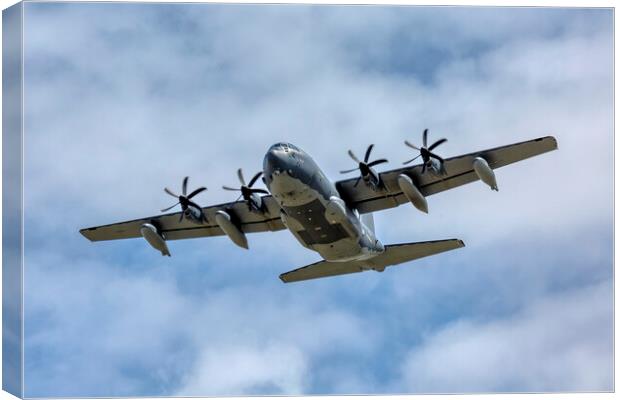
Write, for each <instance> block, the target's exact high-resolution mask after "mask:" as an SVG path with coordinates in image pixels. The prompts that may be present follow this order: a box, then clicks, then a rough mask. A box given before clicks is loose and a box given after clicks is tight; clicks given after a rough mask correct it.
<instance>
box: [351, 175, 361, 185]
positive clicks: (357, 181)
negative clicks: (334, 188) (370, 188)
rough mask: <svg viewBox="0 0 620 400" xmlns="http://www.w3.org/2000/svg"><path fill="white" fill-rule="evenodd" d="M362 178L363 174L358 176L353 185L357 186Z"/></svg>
mask: <svg viewBox="0 0 620 400" xmlns="http://www.w3.org/2000/svg"><path fill="white" fill-rule="evenodd" d="M360 179H362V177H361V176H360V177H359V178H357V180H356V181H355V185H353V187H357V184H358V183H360Z"/></svg>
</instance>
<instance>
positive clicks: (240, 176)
mask: <svg viewBox="0 0 620 400" xmlns="http://www.w3.org/2000/svg"><path fill="white" fill-rule="evenodd" d="M237 176H238V177H239V182H241V184H242V185H243V186H245V179H243V171H242V170H241V168H239V169H238V170H237Z"/></svg>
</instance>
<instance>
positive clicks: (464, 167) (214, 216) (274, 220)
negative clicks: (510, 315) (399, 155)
mask: <svg viewBox="0 0 620 400" xmlns="http://www.w3.org/2000/svg"><path fill="white" fill-rule="evenodd" d="M427 139H428V130H425V131H424V133H423V140H422V143H423V145H422V146H421V147H419V148H418V147H416V146H415V145H413V144H411V143H409V142H408V141H405V144H406V145H407V146H409V147H411V148H412V149H414V150H416V151H418V152H419V154H418V155H417V156H416V157H414V158H413V159H411V160H408V161H406V162H405V163H403V164H409V163H410V162H412V161H414V160H415V159H417V158H418V157H422V164H419V165H415V166H409V167H402V168H397V169H393V170H389V171H384V172H377V171H376V170H375V169H374V168H373V167H375V166H377V165H379V164H383V163H386V162H387V160H386V159H379V160H374V161H369V158H370V154H371V152H372V149H373V145H370V146H369V147H368V148H367V150H366V153H365V155H364V158H363V159H362V160H360V159H359V158H358V157H357V156H356V155H355V154H354V153H353V152H352V151H351V150H349V156H350V157H351V159H353V161H355V162H356V163H357V166H356V167H355V168H353V169H350V170H346V171H341V173H349V172H354V171H359V176H358V177H356V178H351V179H345V180H341V181H338V182H335V183H334V182H332V181H330V180H329V179H328V178H327V176H326V175H325V174H324V173H323V171H322V170H321V169H320V168H319V166H318V165H317V164H316V163H315V162H314V160H313V159H312V157H311V156H310V155H309V154H308V153H306V152H304V151H303V150H301V149H300V148H298V147H296V146H294V145H292V144H290V143H277V144H274V145H273V146H271V147H270V148H269V150H268V151H267V154H266V155H265V158H264V161H263V170H262V172H259V173H257V174H255V175H254V176H253V177H252V179H251V180H250V182H249V183H247V184H246V182H245V179H244V177H243V173H242V171H241V169H239V171H238V177H239V180H240V183H241V187H240V188H231V187H228V186H224V189H225V190H231V191H233V190H234V191H239V192H240V196H239V198H238V199H237V201H234V202H231V203H225V204H220V205H215V206H210V207H204V208H203V207H201V206H199V205H198V204H197V203H195V202H194V201H193V200H192V199H193V198H194V197H195V196H196V195H197V194H199V193H201V192H202V191H204V190H206V188H205V187H200V188H198V189H196V190H194V191H192V192H191V193H189V194H187V183H188V178H187V177H186V178H185V179H184V180H183V183H182V194H180V195H177V194H176V193H174V192H173V191H172V190H170V189H168V188H165V189H164V190H165V192H166V193H168V194H169V195H171V196H173V197H175V198H176V199H177V200H178V202H177V203H176V204H174V205H173V206H171V207H168V208H167V209H164V210H162V212H165V211H168V210H170V209H171V208H173V207H174V206H176V205H177V204H179V205H180V206H181V211H180V212H175V213H169V214H163V215H157V216H153V217H148V218H141V219H136V220H133V221H127V222H120V223H116V224H111V225H103V226H98V227H93V228H86V229H82V230H80V232H81V233H82V235H84V236H85V237H86V238H88V239H89V240H91V241H100V240H114V239H127V238H136V237H143V238H144V239H145V240H146V241H147V242H148V243H149V244H150V245H151V246H152V247H153V248H155V249H156V250H159V251H160V252H161V254H162V255H167V256H170V251H169V250H168V244H167V241H168V240H178V239H189V238H197V237H203V236H221V235H226V236H228V237H229V238H230V239H231V240H232V242H233V243H235V244H236V245H238V246H240V247H243V248H246V249H247V248H248V241H247V238H246V234H247V233H253V232H265V231H278V230H281V229H288V230H289V231H291V233H292V234H293V236H295V238H296V239H297V240H298V241H299V243H300V244H301V245H302V246H304V247H306V248H308V249H311V250H314V251H316V252H317V253H319V254H320V255H321V256H322V257H323V259H324V260H322V261H319V262H317V263H314V264H310V265H307V266H305V267H302V268H298V269H295V270H292V271H289V272H286V273H283V274H281V275H280V279H281V280H282V281H283V282H295V281H302V280H307V279H314V278H322V277H327V276H334V275H342V274H349V273H353V272H361V271H366V270H374V271H379V272H382V271H383V270H385V268H386V267H388V266H392V265H396V264H401V263H404V262H407V261H411V260H415V259H418V258H422V257H426V256H430V255H433V254H438V253H441V252H445V251H449V250H454V249H457V248H460V247H463V246H464V244H463V242H462V241H461V240H458V239H448V240H434V241H428V242H417V243H403V244H392V245H383V244H382V243H381V242H380V241H379V239H378V238H377V237H376V236H375V232H374V223H373V218H372V213H373V212H375V211H380V210H385V209H387V208H392V207H396V206H399V205H401V204H405V203H411V204H412V205H413V206H415V207H416V208H417V209H418V210H420V211H422V212H425V213H428V203H427V200H426V197H428V196H430V195H432V194H435V193H439V192H443V191H444V190H448V189H452V188H455V187H457V186H461V185H464V184H466V183H470V182H474V181H476V180H478V179H480V180H481V181H482V182H484V183H486V184H487V185H488V186H489V187H491V189H493V190H498V187H497V182H496V178H495V174H494V172H493V170H494V169H497V168H500V167H503V166H505V165H508V164H512V163H514V162H517V161H521V160H524V159H526V158H529V157H533V156H537V155H539V154H542V153H546V152H548V151H551V150H555V149H557V141H556V139H555V138H554V137H552V136H547V137H541V138H538V139H533V140H528V141H525V142H521V143H515V144H511V145H508V146H502V147H497V148H494V149H489V150H482V151H477V152H473V153H469V154H465V155H461V156H457V157H451V158H446V159H444V158H442V157H440V156H439V155H437V154H436V153H434V150H435V148H437V147H438V146H439V145H441V144H442V143H444V142H445V141H446V139H440V140H438V141H436V142H435V143H433V144H431V145H430V146H428V145H427ZM261 175H263V179H262V180H263V182H264V183H265V185H266V186H267V189H268V190H269V191H267V190H265V189H259V188H254V187H253V185H254V184H255V183H256V182H257V180H258V178H259V177H260V176H261ZM261 194H264V196H261Z"/></svg>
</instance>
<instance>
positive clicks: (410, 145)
mask: <svg viewBox="0 0 620 400" xmlns="http://www.w3.org/2000/svg"><path fill="white" fill-rule="evenodd" d="M405 144H406V145H407V146H409V147H411V148H412V149H414V150H418V151H420V149H419V148H417V147H416V146H414V145H413V144H411V143H410V142H409V141H408V140H405Z"/></svg>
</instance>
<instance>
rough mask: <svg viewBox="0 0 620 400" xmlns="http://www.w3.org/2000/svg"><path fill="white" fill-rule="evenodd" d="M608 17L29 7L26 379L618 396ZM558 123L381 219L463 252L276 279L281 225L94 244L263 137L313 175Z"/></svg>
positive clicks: (127, 390)
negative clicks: (533, 143) (513, 158)
mask: <svg viewBox="0 0 620 400" xmlns="http://www.w3.org/2000/svg"><path fill="white" fill-rule="evenodd" d="M612 17H613V15H612V12H611V10H602V9H599V10H593V9H590V10H583V9H542V8H536V9H527V8H519V9H510V8H503V9H498V8H447V7H441V8H439V7H438V8H423V7H368V6H366V7H335V6H333V7H325V6H324V7H312V6H284V5H277V6H265V5H263V6H252V5H199V4H192V5H189V4H175V5H165V4H129V3H124V4H119V3H113V4H96V3H92V4H79V3H72V4H61V3H53V4H51V3H50V4H45V3H27V4H26V5H25V57H26V60H25V65H26V68H25V112H26V115H25V136H26V139H25V161H26V171H25V179H26V182H25V188H24V195H25V197H24V198H25V209H26V210H27V214H26V225H25V235H26V236H25V239H26V271H25V289H26V297H25V310H26V316H25V317H26V319H25V335H26V336H25V340H26V342H25V385H26V393H25V395H26V396H61V397H65V396H121V395H122V396H135V395H150V396H154V395H203V396H207V395H209V396H214V395H220V396H222V395H240V394H304V393H319V394H334V393H446V392H448V393H455V392H498V391H499V392H514V391H518V392H532V391H535V392H539V391H551V392H555V391H610V390H613V352H612V350H613V331H612V329H613V325H612V323H613V314H612V312H613V311H612V296H613V282H612V274H613V266H612V252H613V248H612V234H613V233H612V229H613V228H612V213H613V208H612V207H613V204H612V196H613V194H612V187H613V184H612V183H613V181H612V164H613V150H612V148H613V146H612V145H613V114H612V112H613V107H612V104H613V103H612V101H613V89H612V78H613V70H612V28H613V26H612V23H613V20H612ZM424 128H430V132H431V135H432V138H439V137H447V138H448V139H449V141H448V142H447V143H446V144H445V145H444V146H442V147H441V152H440V153H441V154H442V155H444V156H452V155H457V154H460V153H466V152H470V151H474V150H479V149H484V148H490V147H494V146H498V145H503V144H508V143H513V142H517V141H521V140H527V139H530V138H534V137H539V136H544V135H548V134H553V135H555V136H556V138H557V139H558V142H559V150H558V151H556V152H553V153H549V154H546V155H543V156H540V157H537V158H535V159H531V160H527V161H524V162H523V163H519V164H517V165H512V166H509V167H506V168H503V169H500V170H498V171H497V172H496V175H497V178H498V183H499V188H500V191H499V192H498V193H495V192H492V191H491V190H489V188H488V187H486V186H484V185H483V184H482V183H480V182H477V183H474V184H471V185H468V186H465V187H462V188H458V189H456V190H453V191H450V192H445V193H442V194H438V195H436V196H432V197H430V198H429V199H428V201H429V208H430V214H429V215H424V214H422V213H420V212H418V211H417V210H415V209H414V208H413V207H407V206H403V207H400V208H398V209H393V210H389V211H385V212H382V213H379V214H377V215H376V216H375V221H376V225H377V230H378V234H379V235H380V237H381V238H382V240H383V241H384V243H394V242H408V241H417V240H432V239H442V238H451V237H458V238H461V239H463V240H464V241H465V243H466V245H467V247H465V248H464V249H461V250H458V251H455V252H451V253H448V254H442V255H438V256H434V257H431V258H428V259H422V260H419V261H417V262H414V263H409V264H404V265H401V266H398V267H395V268H390V269H388V270H387V271H386V272H384V273H382V274H378V273H374V272H367V273H362V274H355V275H351V276H343V277H337V278H331V279H324V280H317V281H309V282H304V283H298V284H292V285H284V284H282V283H281V282H280V281H279V280H278V279H277V275H278V274H279V273H281V272H284V271H287V270H290V269H293V268H296V267H299V266H302V265H305V264H309V263H312V262H315V261H317V260H318V255H317V254H315V253H312V252H310V251H308V250H305V249H303V248H302V247H301V246H299V245H298V243H297V242H296V241H295V239H294V238H293V237H292V235H291V234H290V233H289V232H287V231H281V232H277V233H271V234H260V235H251V236H250V237H249V241H250V250H249V251H244V250H242V249H240V248H238V247H236V246H235V245H233V244H232V243H231V242H230V241H229V240H228V239H227V238H209V239H195V240H187V241H180V242H171V243H170V250H171V252H172V255H173V256H172V257H171V258H164V257H161V256H160V255H159V253H157V252H156V251H154V250H153V249H151V248H150V247H149V246H148V244H146V243H145V242H144V241H142V240H138V239H136V240H128V241H120V242H110V243H90V242H88V241H87V240H86V239H84V238H83V237H81V235H79V233H78V230H79V229H80V228H82V227H86V226H93V225H100V224H107V223H111V222H115V221H122V220H126V219H133V218H137V217H143V216H147V215H154V214H157V212H158V210H159V209H160V208H163V207H165V206H167V205H169V197H168V196H166V195H165V194H164V193H163V191H162V190H161V189H162V188H163V187H164V186H169V187H172V188H177V187H178V186H179V185H180V182H181V179H182V177H183V176H185V175H190V176H191V180H190V185H196V186H198V185H202V184H205V185H206V186H208V187H209V191H208V192H205V194H201V195H200V196H199V197H197V200H198V201H199V202H200V203H201V204H204V205H206V204H210V203H219V202H224V201H230V200H233V198H232V197H231V196H230V193H227V192H224V191H222V190H219V189H218V188H219V187H220V186H221V185H223V184H226V185H231V184H235V182H236V177H235V170H236V168H239V167H242V168H244V170H245V171H246V175H249V174H250V173H252V172H254V171H258V170H259V169H260V167H261V165H262V157H263V155H264V152H265V151H266V150H267V148H268V147H269V146H270V145H271V144H272V143H274V142H277V141H280V140H287V141H290V142H293V143H295V144H297V145H298V146H300V147H302V148H303V149H305V150H306V151H307V152H308V153H310V154H312V155H313V156H314V158H315V159H316V160H317V162H318V163H319V165H321V166H322V168H323V169H324V170H325V172H326V174H327V175H328V176H330V177H332V178H333V179H339V175H338V174H337V171H338V170H340V169H345V168H349V167H351V166H352V165H351V160H350V159H349V158H348V157H347V156H346V150H347V149H349V148H352V149H353V150H354V151H355V152H357V153H361V152H363V149H364V148H365V147H366V146H367V145H368V144H369V143H375V145H376V149H375V152H376V155H377V156H386V157H387V158H388V159H389V160H390V164H389V165H388V167H386V168H395V167H398V166H399V165H400V163H401V162H402V161H403V160H406V159H408V158H411V152H410V150H409V149H407V148H406V147H405V146H404V145H402V141H403V140H404V139H409V140H411V141H413V142H419V141H420V137H421V132H422V131H423V129H424Z"/></svg>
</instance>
